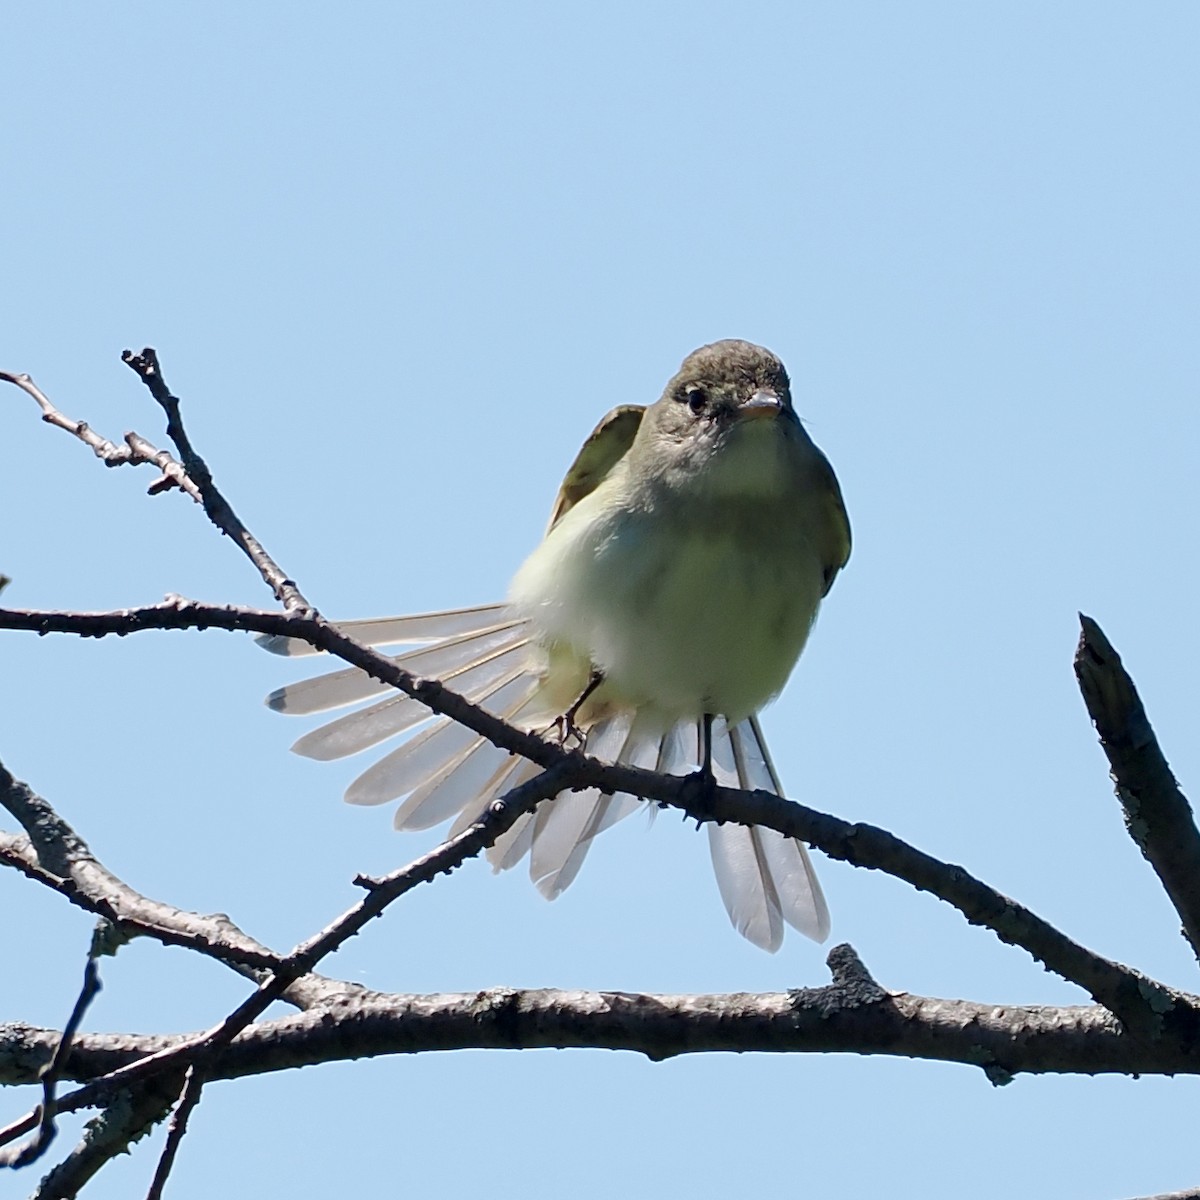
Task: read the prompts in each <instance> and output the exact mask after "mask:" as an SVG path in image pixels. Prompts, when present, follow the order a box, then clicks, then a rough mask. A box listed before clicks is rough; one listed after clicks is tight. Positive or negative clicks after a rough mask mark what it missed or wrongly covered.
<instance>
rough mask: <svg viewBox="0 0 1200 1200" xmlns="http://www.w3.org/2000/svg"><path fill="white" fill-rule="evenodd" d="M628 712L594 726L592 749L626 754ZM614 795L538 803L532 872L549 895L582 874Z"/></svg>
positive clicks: (595, 793)
mask: <svg viewBox="0 0 1200 1200" xmlns="http://www.w3.org/2000/svg"><path fill="white" fill-rule="evenodd" d="M632 724H633V719H632V716H631V714H629V713H617V714H615V715H614V716H611V717H607V718H605V719H604V720H602V721H600V722H598V723H597V724H596V725H594V726H593V727H592V729H591V730H590V731H589V733H588V752H589V753H591V754H593V755H594V756H595V757H596V758H600V759H607V760H608V761H613V760H615V759H617V758H618V757H619V755H620V754H622V753H624V748H625V747H626V746H627V745H628V743H629V740H630V738H631V737H632V734H631V732H630V726H631V725H632ZM612 799H613V797H612V796H611V795H610V794H609V793H607V792H601V791H600V790H599V789H597V788H587V789H586V790H585V791H582V792H563V793H562V794H561V795H559V796H556V797H555V798H554V800H552V801H551V802H550V803H549V804H543V805H541V806H540V807H539V808H538V811H537V815H536V818H535V820H534V830H533V839H532V852H531V854H530V856H529V877H530V878H531V879H532V880H533V882H534V884H535V885H536V886H537V889H538V891H539V892H541V893H542V895H543V896H545V897H546V899H547V900H553V899H555V897H557V896H559V895H561V894H562V893H563V892H564V891H565V890H566V889H567V887H568V886H569V885H570V883H571V881H572V880H573V879H574V878H575V876H576V875H577V874H578V873H579V868H580V867H581V866H582V865H583V859H584V856H585V855H586V854H587V848H588V846H589V845H590V844H591V839H592V838H593V837H594V836H595V834H596V832H597V827H598V825H599V823H600V822H601V821H602V820H603V818H604V815H605V813H606V812H607V810H608V808H609V805H610V804H611V802H612Z"/></svg>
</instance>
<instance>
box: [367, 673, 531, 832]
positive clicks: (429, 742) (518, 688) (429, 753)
mask: <svg viewBox="0 0 1200 1200" xmlns="http://www.w3.org/2000/svg"><path fill="white" fill-rule="evenodd" d="M528 689H529V678H528V675H527V674H526V673H525V672H524V671H518V672H515V673H510V674H509V675H507V676H505V677H504V678H503V679H502V680H501V682H500V683H498V684H496V686H495V687H493V688H492V689H491V690H490V691H488V692H485V693H484V694H483V695H482V696H480V698H479V700H480V703H482V704H483V705H484V706H485V707H487V708H488V709H490V710H492V711H495V712H496V715H497V716H504V715H506V713H507V711H508V709H509V708H510V707H512V705H513V702H514V698H517V699H519V700H520V701H521V702H523V701H524V699H525V697H526V695H527V693H528ZM478 738H479V735H478V734H477V733H476V732H475V731H474V730H473V729H468V728H467V727H466V726H465V725H459V724H458V723H457V722H456V721H452V720H451V719H450V718H449V717H439V718H438V719H437V720H436V721H434V722H433V724H432V725H430V726H429V728H428V729H425V730H422V732H420V733H418V734H417V735H416V736H415V737H412V738H409V740H408V741H407V742H405V743H404V744H403V745H402V746H400V747H399V748H397V749H396V750H393V751H392V752H391V753H390V754H388V755H386V756H385V757H383V758H381V759H380V760H379V761H378V762H377V763H375V764H374V765H373V766H371V767H368V768H367V770H365V771H364V772H363V773H362V774H361V775H360V776H359V777H358V778H357V779H356V780H355V781H354V782H353V783H352V784H351V785H350V786H349V787H348V788H347V789H346V802H347V803H348V804H386V803H387V802H388V801H389V800H396V799H398V798H399V797H401V796H404V795H406V794H407V793H409V792H411V791H413V790H414V789H415V788H418V787H420V786H421V785H422V784H423V783H425V782H426V780H428V779H430V778H432V777H433V776H434V775H436V774H437V773H438V772H439V771H440V770H441V769H442V768H443V767H444V766H445V765H446V763H448V762H449V761H450V760H451V759H452V758H454V757H455V756H457V755H460V754H463V753H465V752H466V751H467V750H468V749H469V748H470V747H471V746H473V745H474V744H475V742H476V741H477V740H478ZM407 828H413V827H412V826H407Z"/></svg>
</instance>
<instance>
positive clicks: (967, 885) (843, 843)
mask: <svg viewBox="0 0 1200 1200" xmlns="http://www.w3.org/2000/svg"><path fill="white" fill-rule="evenodd" d="M4 628H8V629H32V630H35V631H37V632H39V633H49V632H63V633H75V634H80V635H82V636H85V637H103V636H105V634H108V633H120V634H127V633H136V632H140V631H142V630H146V629H181V628H195V629H206V628H219V629H227V630H245V631H249V632H253V633H266V634H275V635H279V636H283V637H297V638H300V639H301V640H303V641H306V642H308V643H309V644H310V645H313V646H315V647H316V648H317V649H320V650H325V651H327V652H329V653H331V654H333V655H335V656H337V657H338V658H340V659H342V660H343V661H344V662H347V663H349V664H351V665H352V666H356V667H359V668H361V669H362V670H363V671H365V672H366V673H367V674H368V675H370V676H371V677H372V678H374V679H378V680H381V681H382V682H383V683H387V684H389V685H391V686H392V687H395V688H397V689H398V690H399V691H402V692H404V693H406V694H407V695H409V696H414V697H415V698H416V699H418V700H420V701H421V702H422V703H423V704H426V705H428V706H429V707H430V708H431V709H433V710H434V711H435V712H439V713H444V714H445V715H447V716H449V717H451V718H453V719H454V720H456V721H459V722H461V723H462V724H464V725H466V726H467V727H468V728H470V729H473V730H474V731H475V732H476V733H479V734H481V735H482V736H483V737H485V738H487V739H488V740H489V741H491V742H492V743H494V744H495V745H497V746H500V747H503V748H504V749H506V750H509V751H511V752H512V753H514V754H520V755H522V756H523V757H525V758H529V759H531V760H532V761H534V762H536V763H537V764H538V765H539V766H541V767H545V768H549V767H552V766H553V767H557V768H559V769H560V770H565V771H567V772H568V774H567V775H566V777H565V778H566V780H567V781H568V783H569V785H570V786H575V787H600V788H602V789H604V790H608V791H614V792H629V793H630V794H632V795H638V796H644V797H646V798H647V799H650V800H656V801H658V802H660V803H662V804H666V805H671V806H673V807H676V808H681V809H683V810H684V811H686V812H688V813H690V814H691V815H692V816H694V817H696V818H697V819H698V820H705V821H712V820H715V821H736V822H739V823H741V824H745V825H763V826H766V827H768V828H771V829H776V830H778V831H779V832H780V833H784V834H787V835H788V836H790V837H797V838H800V839H801V840H803V841H806V842H810V843H811V844H812V845H814V846H816V847H818V848H819V849H821V850H823V851H824V852H825V853H826V854H828V855H829V856H830V857H832V858H837V859H841V860H843V861H845V862H849V863H851V864H853V865H854V866H858V867H866V868H870V869H873V870H881V871H884V872H886V873H887V874H889V875H893V876H895V877H896V878H898V879H903V880H905V881H906V882H907V883H910V884H911V885H912V886H913V887H915V888H918V889H920V890H922V891H927V892H930V893H932V894H933V895H935V896H938V897H939V898H940V899H942V900H945V901H946V902H947V903H948V904H952V905H953V906H954V907H955V908H957V909H958V910H959V911H960V912H961V913H962V914H963V915H964V916H965V917H966V918H967V920H968V921H970V922H971V923H972V924H975V925H982V926H985V927H986V928H988V929H991V930H992V931H993V932H994V933H995V934H996V935H997V936H998V937H999V938H1000V939H1001V940H1002V941H1005V942H1008V943H1009V944H1010V945H1014V946H1020V947H1021V948H1023V949H1024V950H1026V951H1027V952H1028V953H1029V954H1031V955H1032V956H1033V957H1034V958H1036V959H1037V960H1038V961H1039V962H1041V963H1044V964H1045V965H1046V966H1047V967H1048V968H1049V969H1050V970H1052V971H1054V972H1055V973H1057V974H1059V975H1061V976H1062V977H1063V978H1064V979H1067V980H1069V981H1071V982H1072V983H1076V984H1078V985H1079V986H1080V987H1082V988H1083V989H1084V990H1085V991H1086V992H1087V993H1088V994H1089V995H1090V996H1091V997H1092V998H1093V999H1094V1000H1095V1001H1096V1002H1097V1003H1099V1004H1103V1005H1104V1006H1105V1007H1106V1008H1108V1009H1110V1011H1112V1012H1114V1013H1116V1014H1117V1016H1119V1017H1120V1019H1121V1020H1122V1021H1124V1022H1125V1023H1126V1024H1127V1025H1128V1026H1129V1028H1130V1029H1131V1030H1134V1031H1136V1032H1138V1033H1140V1034H1142V1035H1144V1036H1148V1037H1156V1036H1158V1034H1159V1032H1160V1025H1161V1022H1162V1020H1163V1019H1164V1017H1167V1016H1170V1015H1171V1014H1173V1013H1177V1015H1178V1016H1179V1018H1180V1019H1181V1020H1183V1021H1184V1022H1187V1023H1191V1022H1194V1021H1195V1019H1196V1015H1195V1013H1194V1011H1193V1009H1192V1007H1191V1005H1190V1003H1189V1002H1188V1001H1186V1000H1185V999H1184V998H1183V997H1182V996H1181V995H1180V994H1178V993H1176V992H1173V991H1171V990H1170V989H1168V988H1166V987H1164V986H1163V985H1161V984H1158V983H1156V982H1154V981H1153V980H1150V979H1148V978H1146V977H1145V976H1144V975H1142V974H1140V973H1139V972H1137V971H1134V970H1132V969H1131V968H1129V967H1126V966H1123V965H1122V964H1120V963H1115V962H1112V961H1111V960H1109V959H1106V958H1104V957H1102V956H1101V955H1098V954H1095V953H1093V952H1092V951H1090V950H1088V949H1087V948H1086V947H1084V946H1081V945H1079V943H1077V942H1075V941H1073V940H1072V939H1070V938H1068V937H1066V936H1065V935H1064V934H1063V933H1061V932H1060V931H1059V930H1058V929H1056V928H1055V927H1054V926H1052V925H1051V924H1050V923H1049V922H1047V921H1045V920H1043V919H1042V918H1040V917H1038V916H1037V915H1036V914H1034V913H1033V912H1031V911H1030V910H1029V909H1027V908H1025V907H1024V906H1023V905H1021V904H1018V903H1017V902H1016V901H1014V900H1012V899H1010V898H1009V897H1007V896H1004V895H1002V894H1001V893H1000V892H997V891H996V890H995V889H993V888H990V887H988V886H987V885H986V884H984V883H982V882H980V881H979V880H977V879H975V878H973V877H972V876H971V875H969V874H968V873H967V872H966V871H965V870H964V869H963V868H962V867H959V866H956V865H954V864H951V863H944V862H942V861H940V860H939V859H936V858H933V857H932V856H931V855H928V854H924V853H922V852H921V851H920V850H917V849H916V848H915V847H913V846H910V845H909V844H908V843H906V842H904V841H902V840H901V839H900V838H897V837H895V836H893V835H892V834H890V833H887V832H886V831H884V830H881V829H877V828H875V827H873V826H870V825H862V824H851V823H850V822H847V821H843V820H840V819H839V818H837V817H833V816H830V815H828V814H826V813H821V812H817V811H816V810H815V809H810V808H806V807H805V806H803V805H800V804H797V803H795V802H794V801H790V800H786V799H782V798H780V797H778V796H774V795H772V794H770V793H768V792H742V791H738V790H736V789H730V788H708V787H705V786H702V785H701V783H700V781H699V780H698V779H696V778H695V777H690V778H679V777H673V776H664V775H656V774H654V773H653V772H650V771H643V770H639V769H637V768H634V767H617V766H609V765H606V764H604V763H601V762H598V761H597V760H595V759H591V758H585V757H584V756H582V755H580V754H578V753H577V752H574V751H567V750H564V749H563V747H561V746H559V745H558V744H556V743H554V742H551V741H546V740H543V739H542V738H539V737H537V736H535V735H533V734H529V733H525V732H524V731H522V730H518V729H514V728H513V727H512V726H510V725H507V724H506V723H505V722H503V721H501V720H500V719H499V718H498V717H495V716H493V715H492V714H491V713H489V712H487V711H486V710H485V709H482V708H480V707H478V706H477V705H474V704H471V703H470V702H469V701H467V700H466V699H464V698H463V697H462V696H459V695H458V694H457V693H455V692H453V691H451V690H450V689H449V688H447V687H445V686H444V685H443V684H441V683H439V682H438V681H437V680H435V679H421V678H417V677H415V676H413V675H411V674H410V673H409V672H407V671H405V670H404V669H403V668H402V667H400V666H398V665H397V663H396V662H395V661H394V660H393V659H391V658H389V657H388V656H387V655H385V654H381V653H379V652H378V651H376V650H372V649H371V648H370V647H367V646H363V645H361V644H360V643H358V642H356V641H354V640H353V639H352V638H349V637H347V636H346V635H345V634H343V633H342V632H341V631H340V630H338V629H337V627H336V626H334V625H332V624H330V623H329V622H327V621H325V620H324V619H323V618H321V617H320V616H318V615H315V614H314V615H307V614H299V613H272V612H266V611H264V610H260V609H250V608H241V607H236V606H216V605H203V604H197V603H195V602H193V601H187V600H183V599H179V598H176V599H173V600H170V601H168V602H166V603H164V604H161V605H154V606H152V607H150V608H142V609H122V610H119V611H115V612H108V613H55V612H30V611H25V612H22V611H18V610H5V609H0V629H4Z"/></svg>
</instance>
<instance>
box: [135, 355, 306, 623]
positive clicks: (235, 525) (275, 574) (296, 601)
mask: <svg viewBox="0 0 1200 1200" xmlns="http://www.w3.org/2000/svg"><path fill="white" fill-rule="evenodd" d="M121 361H122V362H124V363H125V365H126V366H127V367H129V368H130V369H131V370H132V371H133V372H134V373H135V374H136V375H137V377H138V378H139V379H140V380H141V381H142V382H143V383H144V384H145V385H146V387H147V388H148V389H149V390H150V394H151V395H152V396H153V397H154V399H155V400H156V401H157V402H158V404H159V405H160V406H161V408H162V410H163V412H164V413H166V416H167V436H168V437H169V438H170V439H171V442H172V443H173V444H174V446H175V449H176V450H177V451H178V453H179V458H180V460H181V461H182V463H183V468H184V470H185V471H186V472H187V474H188V477H189V478H190V479H192V480H193V481H194V482H195V484H196V486H197V487H198V488H199V489H200V497H201V502H202V503H203V505H204V511H205V512H206V513H207V514H208V519H209V520H210V521H212V523H213V524H214V525H215V526H216V527H217V528H218V529H219V530H220V531H221V532H222V533H224V534H225V535H226V536H228V537H229V538H231V539H232V540H233V541H234V542H235V543H236V544H237V545H238V546H240V547H241V548H242V550H243V551H244V553H245V554H246V556H247V557H248V558H249V559H250V561H251V562H252V563H253V564H254V565H255V566H256V567H257V568H258V570H259V573H260V574H261V575H262V577H263V579H264V580H265V581H266V583H267V584H268V586H269V587H270V588H271V589H272V591H274V593H275V598H276V599H277V600H279V601H280V603H281V604H282V605H283V607H284V608H285V609H286V610H287V611H288V612H307V611H310V610H311V609H312V605H310V604H309V602H308V601H307V600H306V599H305V598H304V596H303V595H302V594H301V592H300V589H299V588H298V587H297V586H296V584H295V583H294V582H293V581H292V580H291V579H289V578H288V577H287V575H286V574H285V573H284V571H283V570H282V568H281V567H280V566H279V565H278V563H276V562H275V560H274V559H273V558H272V557H271V556H270V555H269V554H268V553H267V551H266V549H265V548H264V547H263V545H262V543H261V542H260V541H259V540H258V539H257V538H256V537H255V536H254V535H253V534H252V533H251V532H250V530H248V529H247V528H246V526H245V525H243V524H242V522H241V519H240V518H239V517H238V515H237V513H235V512H234V511H233V506H232V505H231V504H230V503H229V501H228V500H226V499H225V497H224V496H223V495H222V494H221V492H220V490H219V489H218V487H217V485H216V483H215V482H214V481H213V477H212V472H211V471H210V470H209V469H208V464H207V463H206V462H205V461H204V459H203V458H201V457H200V454H199V453H198V451H197V450H196V448H195V447H194V446H193V445H192V443H191V440H190V439H189V438H188V435H187V431H186V430H185V429H184V427H183V415H182V413H181V411H180V407H179V397H178V396H175V395H173V394H172V393H171V389H170V388H169V387H167V381H166V380H165V379H164V378H163V373H162V367H161V366H160V364H159V361H158V355H157V353H156V352H155V351H154V350H153V349H152V348H151V347H149V346H147V347H146V348H145V349H144V350H143V351H142V352H141V353H140V354H134V352H133V351H132V350H126V351H125V352H124V353H123V354H122V355H121Z"/></svg>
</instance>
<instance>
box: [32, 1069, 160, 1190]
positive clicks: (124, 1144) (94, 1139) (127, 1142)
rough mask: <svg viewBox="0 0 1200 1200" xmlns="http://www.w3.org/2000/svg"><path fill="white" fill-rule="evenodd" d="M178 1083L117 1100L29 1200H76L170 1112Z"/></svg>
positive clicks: (153, 1083) (150, 1085)
mask: <svg viewBox="0 0 1200 1200" xmlns="http://www.w3.org/2000/svg"><path fill="white" fill-rule="evenodd" d="M178 1094H179V1081H178V1080H169V1079H168V1080H159V1079H150V1080H147V1081H146V1082H145V1083H143V1084H139V1085H136V1086H134V1087H131V1088H128V1089H126V1090H125V1091H124V1092H122V1093H121V1094H120V1095H119V1096H116V1097H114V1099H113V1102H112V1103H111V1104H110V1105H109V1106H108V1108H107V1109H105V1111H104V1112H103V1113H101V1114H99V1115H98V1116H96V1117H93V1118H92V1120H90V1121H89V1122H88V1123H87V1127H86V1128H85V1130H84V1135H83V1138H82V1140H81V1141H80V1142H79V1144H78V1145H77V1146H76V1147H75V1148H74V1149H73V1150H72V1151H71V1153H70V1154H68V1155H67V1157H66V1158H65V1159H63V1161H62V1162H60V1163H59V1164H58V1165H57V1166H56V1167H54V1168H53V1170H51V1171H50V1172H49V1173H48V1174H47V1175H46V1177H45V1178H44V1179H43V1180H42V1181H41V1183H40V1184H39V1186H38V1188H37V1190H36V1191H35V1192H34V1193H33V1194H32V1196H31V1197H30V1200H74V1197H76V1196H77V1195H78V1194H79V1192H80V1190H81V1189H82V1188H83V1187H84V1185H85V1184H86V1183H87V1182H88V1181H89V1180H90V1179H91V1178H92V1177H93V1176H94V1175H95V1174H96V1172H97V1171H99V1170H100V1169H101V1168H102V1167H104V1166H105V1165H106V1164H107V1163H109V1162H111V1161H112V1160H113V1159H114V1158H116V1157H117V1155H119V1154H125V1153H128V1151H129V1147H130V1146H131V1145H132V1144H133V1143H134V1142H136V1141H137V1140H138V1139H139V1138H142V1137H145V1136H146V1134H147V1133H149V1132H150V1130H151V1129H153V1128H154V1127H155V1126H156V1125H157V1124H158V1123H159V1122H160V1121H161V1120H162V1119H163V1118H164V1117H165V1116H166V1115H167V1113H169V1112H170V1111H171V1106H172V1104H173V1103H174V1101H175V1097H176V1096H177V1095H178Z"/></svg>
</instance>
